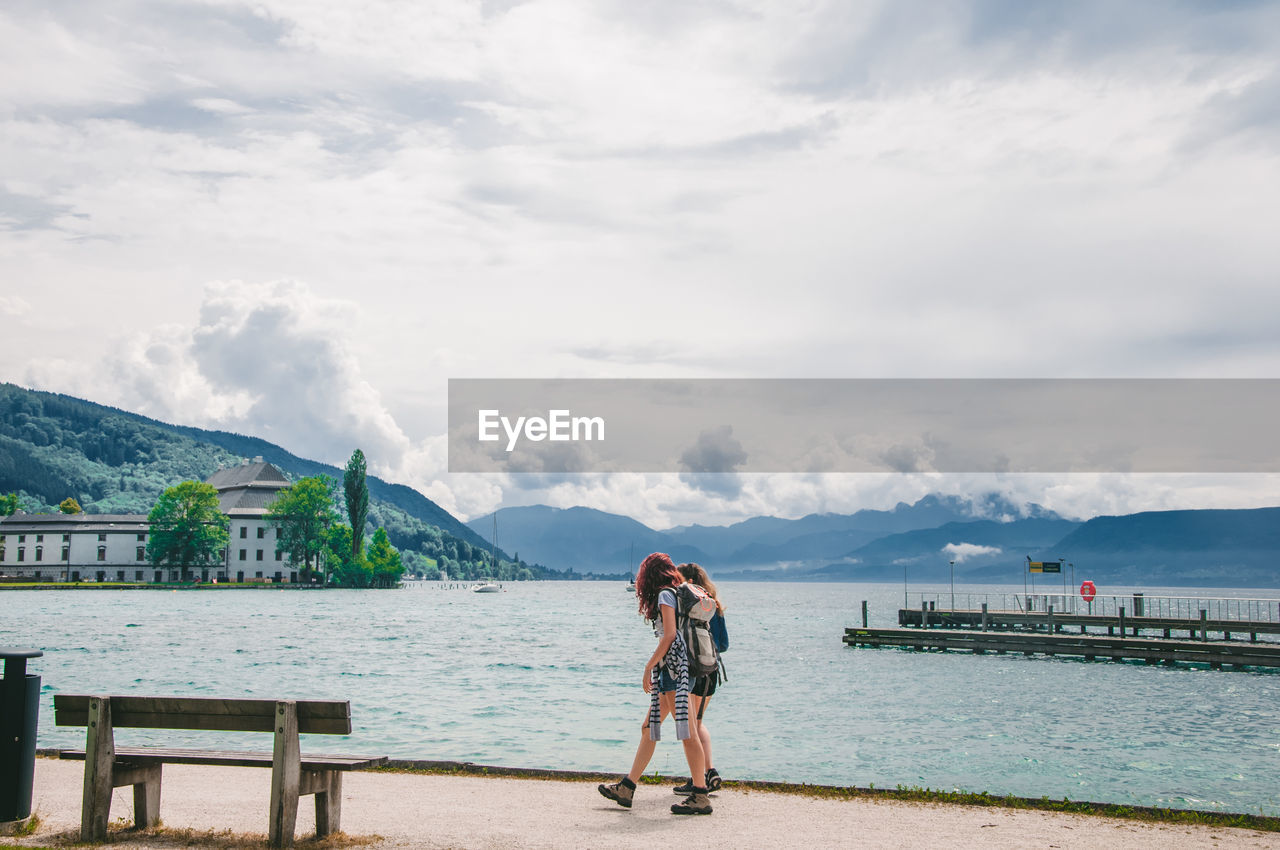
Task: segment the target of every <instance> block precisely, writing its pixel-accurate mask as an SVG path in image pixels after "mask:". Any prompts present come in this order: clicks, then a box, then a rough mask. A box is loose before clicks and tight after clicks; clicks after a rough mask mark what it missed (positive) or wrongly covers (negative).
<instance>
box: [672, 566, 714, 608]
mask: <svg viewBox="0 0 1280 850" xmlns="http://www.w3.org/2000/svg"><path fill="white" fill-rule="evenodd" d="M676 569H678V570H679V571H680V575H682V576H684V578H685V581H690V582H693V583H694V584H696V585H698V586H699V587H701V588H702V589H703V590H705V591H706V592H707V595H708V596H710V597H711V598H712V599H714V600H715V601H716V609H717V610H718V611H719V612H720V613H721V614H723V613H724V603H723V602H721V601H720V597H719V595H717V594H716V586H715V585H714V584H712V583H711V576H709V575H707V571H706V570H704V569H703V568H702V567H700V566H698V565H697V564H692V563H690V564H681V565H680V566H678V567H676Z"/></svg>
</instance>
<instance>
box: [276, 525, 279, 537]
mask: <svg viewBox="0 0 1280 850" xmlns="http://www.w3.org/2000/svg"><path fill="white" fill-rule="evenodd" d="M276 539H277V540H278V539H280V526H278V525H277V526H276Z"/></svg>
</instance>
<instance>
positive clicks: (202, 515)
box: [64, 481, 230, 567]
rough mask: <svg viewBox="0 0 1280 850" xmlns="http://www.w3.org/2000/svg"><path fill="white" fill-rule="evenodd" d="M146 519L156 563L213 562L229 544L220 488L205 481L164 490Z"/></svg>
mask: <svg viewBox="0 0 1280 850" xmlns="http://www.w3.org/2000/svg"><path fill="white" fill-rule="evenodd" d="M64 504H65V503H64ZM147 520H148V521H149V522H150V523H151V532H150V535H149V537H148V540H147V557H148V558H149V559H150V560H151V563H153V564H156V565H157V566H158V565H160V564H173V565H175V566H184V567H185V566H205V565H208V564H212V563H215V562H216V561H217V560H218V552H219V550H221V549H225V548H226V546H227V542H228V537H227V526H228V525H229V524H230V521H229V520H228V519H227V515H226V514H224V513H223V512H222V509H221V508H220V507H219V506H218V491H217V490H215V489H213V486H212V485H209V484H205V483H204V482H202V481H183V482H182V483H181V484H178V485H175V486H173V487H170V488H169V489H167V490H165V491H164V492H163V493H161V494H160V498H159V499H157V500H156V504H155V507H153V508H152V509H151V513H149V514H148V515H147Z"/></svg>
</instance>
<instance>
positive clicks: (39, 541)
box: [36, 534, 44, 543]
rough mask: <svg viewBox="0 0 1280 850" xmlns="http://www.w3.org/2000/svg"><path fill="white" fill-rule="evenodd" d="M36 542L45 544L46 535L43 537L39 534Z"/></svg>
mask: <svg viewBox="0 0 1280 850" xmlns="http://www.w3.org/2000/svg"><path fill="white" fill-rule="evenodd" d="M36 542H37V543H43V542H44V535H43V534H37V535H36Z"/></svg>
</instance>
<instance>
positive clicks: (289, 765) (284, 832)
mask: <svg viewBox="0 0 1280 850" xmlns="http://www.w3.org/2000/svg"><path fill="white" fill-rule="evenodd" d="M275 726H276V733H275V748H274V758H273V760H272V765H271V813H270V817H269V821H270V824H269V831H268V836H267V841H268V843H269V844H270V845H271V846H272V847H292V846H293V833H294V830H295V828H296V827H297V823H298V790H299V788H298V785H299V782H300V780H301V778H302V756H301V750H300V749H299V747H298V706H297V703H296V702H294V701H293V700H282V701H280V702H277V703H276V723H275Z"/></svg>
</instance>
